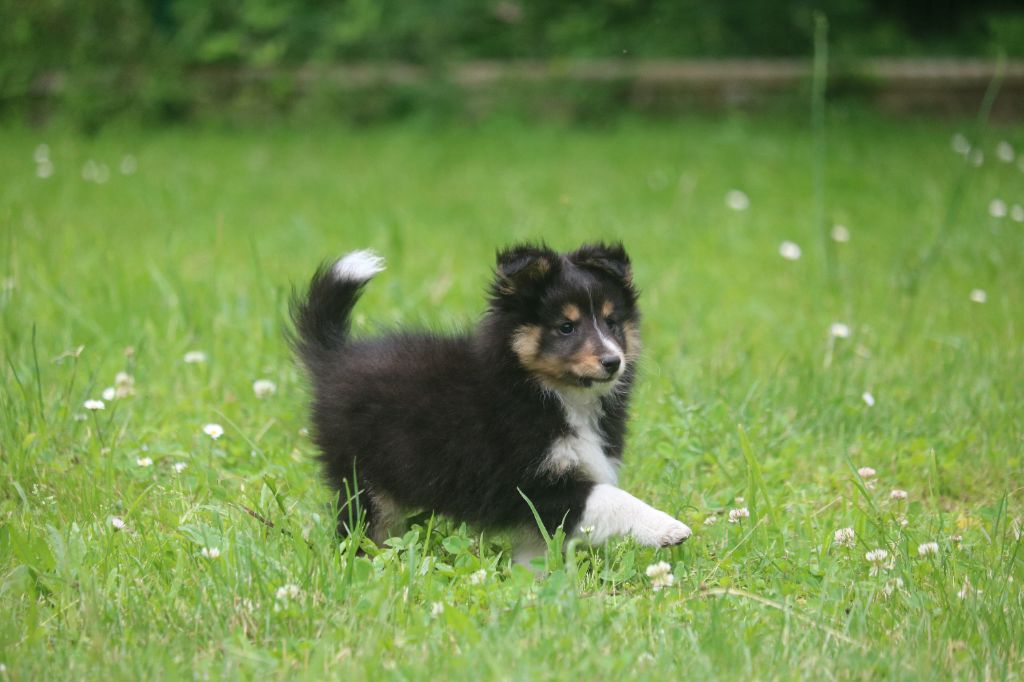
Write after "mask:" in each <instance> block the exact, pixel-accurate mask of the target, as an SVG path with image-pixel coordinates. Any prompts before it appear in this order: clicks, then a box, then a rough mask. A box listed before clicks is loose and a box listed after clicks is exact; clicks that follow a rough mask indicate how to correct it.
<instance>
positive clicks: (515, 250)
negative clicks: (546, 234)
mask: <svg viewBox="0 0 1024 682" xmlns="http://www.w3.org/2000/svg"><path fill="white" fill-rule="evenodd" d="M557 268H558V254H557V253H555V252H554V251H552V250H551V249H549V248H547V247H546V246H543V245H540V246H535V245H533V244H519V245H516V246H511V247H509V248H507V249H502V250H501V251H499V252H498V262H497V266H496V268H495V272H494V286H493V290H494V293H495V294H496V295H498V296H517V295H521V294H528V293H530V292H531V291H534V290H535V289H536V288H537V287H538V286H539V285H540V284H541V283H543V281H544V280H545V279H547V277H548V276H549V275H551V274H552V273H553V272H554V271H555V270H556V269H557Z"/></svg>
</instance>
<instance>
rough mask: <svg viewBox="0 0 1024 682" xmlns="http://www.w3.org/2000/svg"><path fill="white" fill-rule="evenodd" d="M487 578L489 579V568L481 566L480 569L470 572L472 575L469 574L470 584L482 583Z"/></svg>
mask: <svg viewBox="0 0 1024 682" xmlns="http://www.w3.org/2000/svg"><path fill="white" fill-rule="evenodd" d="M486 579H487V569H486V568H481V569H480V570H479V571H477V572H475V573H472V574H470V576H469V584H470V585H480V584H481V583H483V581H484V580H486Z"/></svg>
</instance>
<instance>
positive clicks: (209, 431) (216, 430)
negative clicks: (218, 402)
mask: <svg viewBox="0 0 1024 682" xmlns="http://www.w3.org/2000/svg"><path fill="white" fill-rule="evenodd" d="M203 433H205V434H206V435H207V436H209V437H210V438H212V439H214V440H217V439H218V438H220V437H221V436H223V435H224V427H223V426H221V425H220V424H206V425H205V426H203Z"/></svg>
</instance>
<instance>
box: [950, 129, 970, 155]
mask: <svg viewBox="0 0 1024 682" xmlns="http://www.w3.org/2000/svg"><path fill="white" fill-rule="evenodd" d="M950 146H951V147H952V148H953V151H954V152H956V153H957V154H967V152H969V151H971V143H970V142H968V141H967V138H966V137H964V136H963V135H961V134H960V133H956V134H955V135H953V138H952V139H951V140H950Z"/></svg>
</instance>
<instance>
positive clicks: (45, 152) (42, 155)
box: [32, 142, 50, 163]
mask: <svg viewBox="0 0 1024 682" xmlns="http://www.w3.org/2000/svg"><path fill="white" fill-rule="evenodd" d="M32 158H33V159H34V160H35V162H36V163H42V162H43V161H49V160H50V145H48V144H46V143H45V142H43V143H41V144H38V145H36V148H35V150H34V151H33V152H32Z"/></svg>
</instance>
